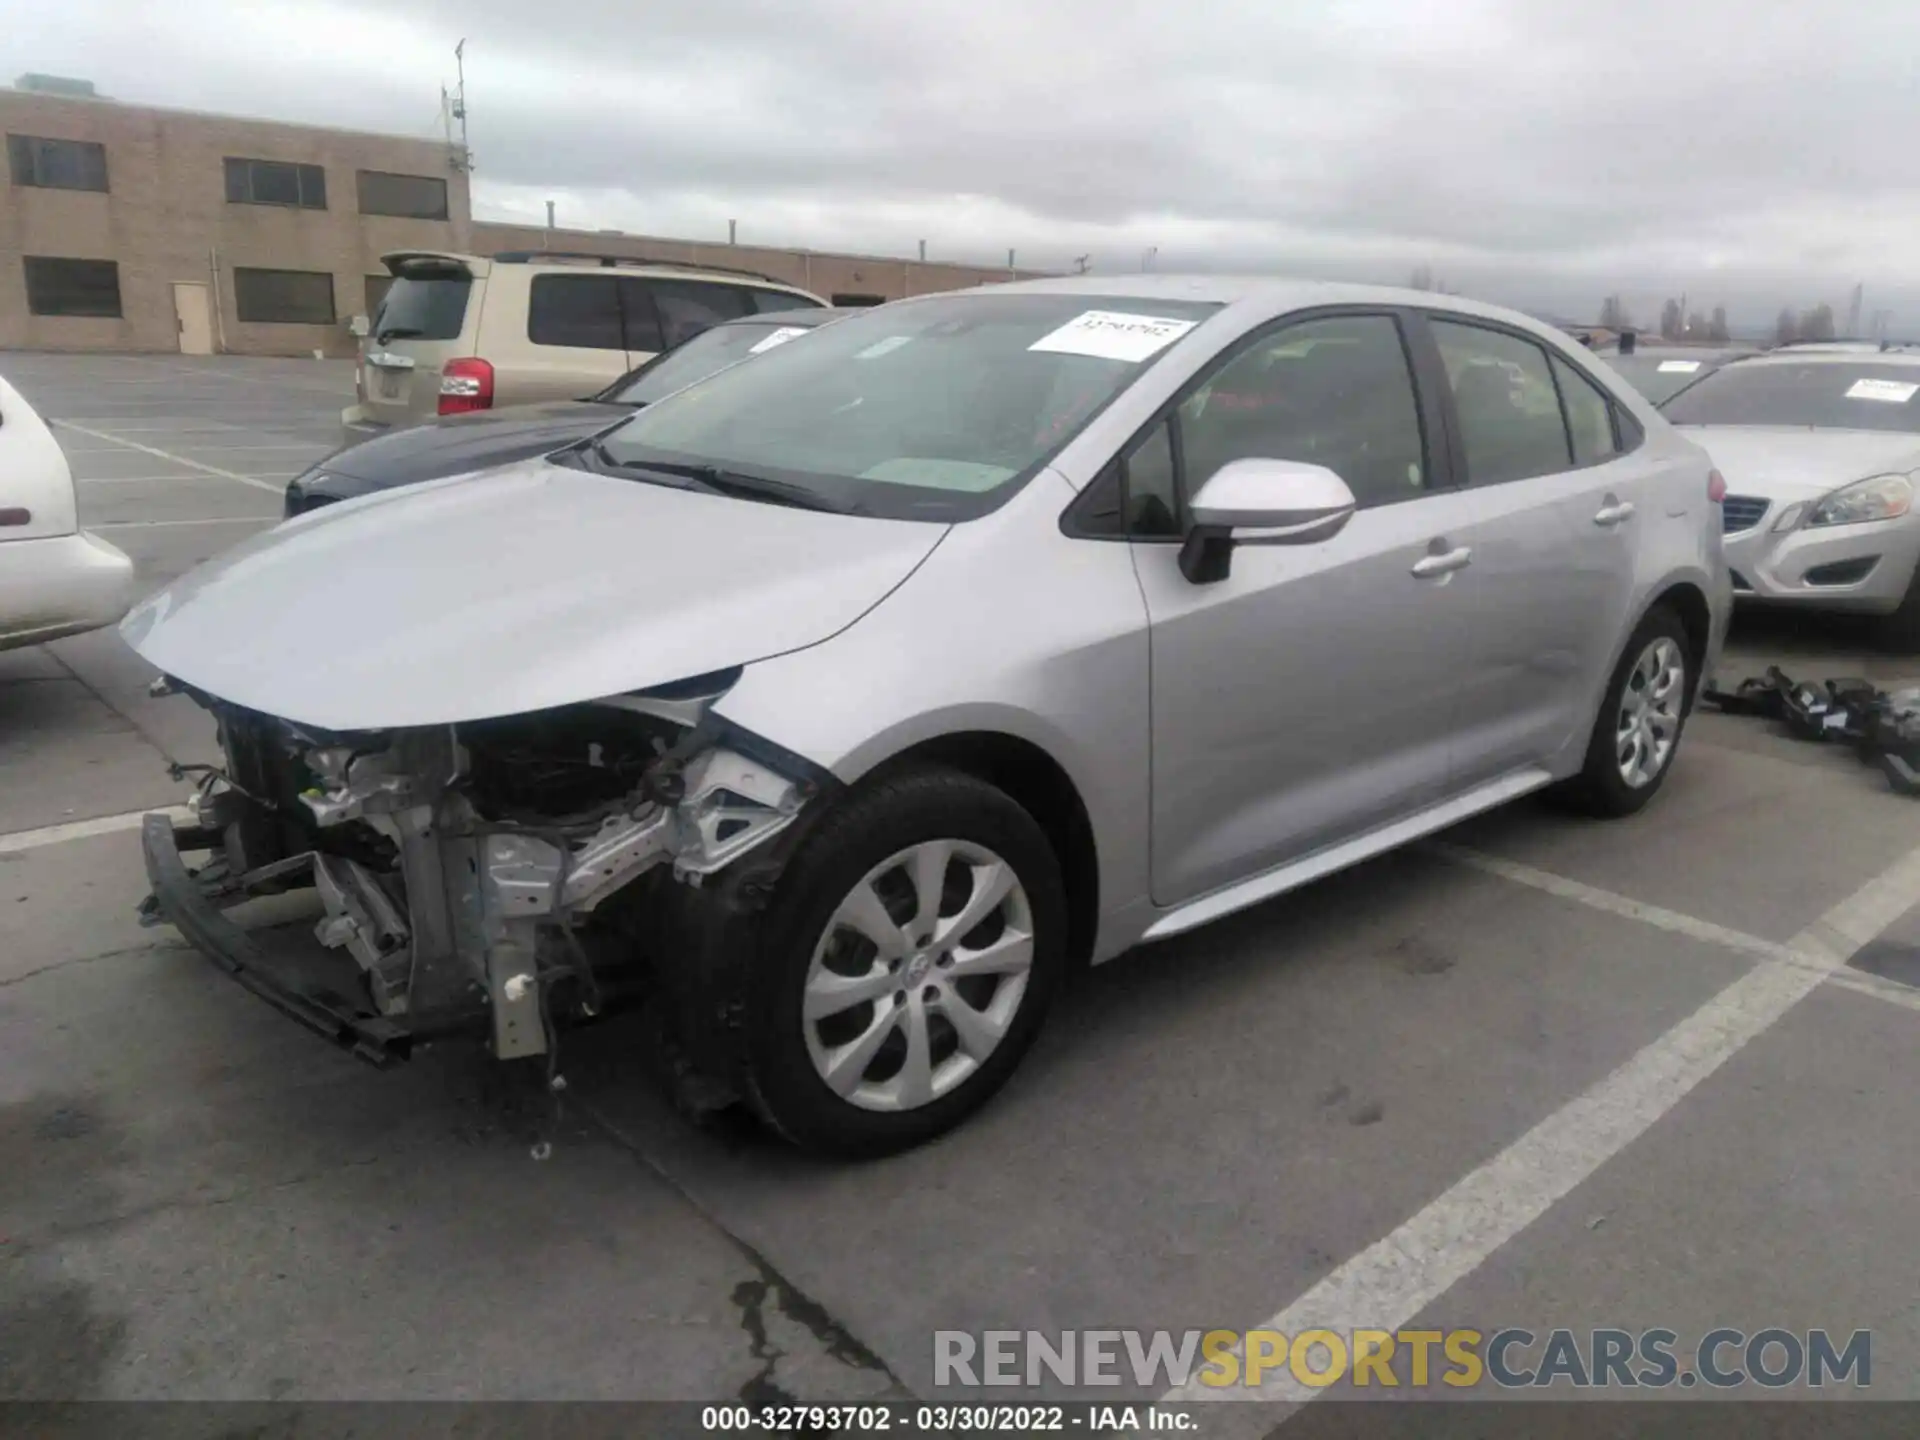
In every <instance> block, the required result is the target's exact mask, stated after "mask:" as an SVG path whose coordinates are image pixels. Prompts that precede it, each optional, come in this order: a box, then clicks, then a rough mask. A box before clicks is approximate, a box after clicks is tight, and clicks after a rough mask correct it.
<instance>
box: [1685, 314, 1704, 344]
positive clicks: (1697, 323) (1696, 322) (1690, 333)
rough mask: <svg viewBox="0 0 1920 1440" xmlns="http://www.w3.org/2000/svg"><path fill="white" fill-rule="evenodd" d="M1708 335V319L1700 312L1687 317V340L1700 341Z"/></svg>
mask: <svg viewBox="0 0 1920 1440" xmlns="http://www.w3.org/2000/svg"><path fill="white" fill-rule="evenodd" d="M1706 333H1707V317H1706V316H1704V315H1702V314H1701V313H1700V312H1699V311H1698V310H1696V311H1694V312H1693V313H1692V314H1691V315H1689V316H1687V338H1688V339H1689V340H1698V339H1701V338H1702V337H1703V336H1705V335H1706Z"/></svg>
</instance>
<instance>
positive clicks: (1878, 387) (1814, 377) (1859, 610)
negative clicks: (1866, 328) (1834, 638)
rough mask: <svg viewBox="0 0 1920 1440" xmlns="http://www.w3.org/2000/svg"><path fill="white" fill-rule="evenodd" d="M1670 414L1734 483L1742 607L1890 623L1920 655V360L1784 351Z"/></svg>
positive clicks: (1736, 581)
mask: <svg viewBox="0 0 1920 1440" xmlns="http://www.w3.org/2000/svg"><path fill="white" fill-rule="evenodd" d="M1660 409H1661V411H1662V413H1664V414H1665V415H1666V417H1667V419H1668V420H1670V421H1671V422H1673V424H1675V425H1677V426H1679V427H1680V429H1681V432H1682V433H1683V434H1684V435H1686V437H1687V438H1688V439H1689V440H1693V441H1696V442H1697V443H1699V444H1701V445H1703V446H1705V447H1706V449H1707V453H1708V454H1710V455H1712V456H1713V463H1714V465H1715V466H1716V467H1717V468H1718V469H1719V471H1720V473H1721V474H1722V475H1724V476H1725V477H1726V485H1727V495H1726V499H1725V500H1724V501H1723V502H1722V503H1721V507H1720V508H1721V514H1722V515H1723V517H1724V519H1725V525H1726V546H1725V549H1726V557H1727V564H1728V565H1729V566H1730V567H1731V568H1732V571H1733V589H1734V595H1735V597H1736V598H1737V599H1738V600H1740V601H1741V602H1743V603H1760V604H1768V605H1779V606H1799V607H1802V608H1805V609H1810V610H1845V611H1852V612H1854V613H1856V614H1867V615H1879V616H1882V617H1884V619H1883V621H1882V623H1883V624H1884V625H1885V627H1886V636H1887V639H1888V640H1889V641H1890V642H1891V643H1892V644H1894V645H1895V646H1897V647H1899V648H1901V649H1905V650H1920V511H1916V510H1915V507H1914V489H1915V486H1916V484H1920V354H1915V353H1913V352H1910V351H1898V350H1889V351H1887V352H1885V353H1879V352H1877V351H1862V350H1848V349H1843V348H1841V347H1840V346H1839V345H1834V346H1832V347H1831V348H1818V349H1816V348H1813V347H1808V348H1806V349H1798V348H1788V349H1781V350H1779V351H1776V352H1774V353H1772V354H1768V355H1760V356H1756V357H1754V358H1752V359H1750V360H1741V361H1739V362H1737V363H1735V364H1732V365H1728V366H1726V367H1724V368H1723V369H1719V370H1716V371H1714V372H1713V373H1712V374H1711V375H1708V376H1706V377H1705V378H1704V379H1701V380H1699V381H1696V382H1695V383H1694V384H1691V385H1689V386H1687V387H1686V389H1684V390H1682V391H1680V393H1679V394H1677V395H1675V396H1674V397H1673V398H1672V399H1671V400H1668V401H1667V402H1666V403H1665V404H1663V405H1662V406H1661V407H1660Z"/></svg>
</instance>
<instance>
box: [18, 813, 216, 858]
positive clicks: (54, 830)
mask: <svg viewBox="0 0 1920 1440" xmlns="http://www.w3.org/2000/svg"><path fill="white" fill-rule="evenodd" d="M155 812H158V813H160V814H162V815H166V816H168V817H170V818H171V819H174V820H185V819H186V818H187V810H186V807H185V806H184V805H156V806H155V807H153V809H152V810H129V811H127V812H126V813H125V814H124V815H100V816H97V817H95V818H94V819H92V820H70V821H68V822H67V823H66V824H64V825H43V826H41V827H40V828H39V829H38V830H15V831H14V832H13V833H11V834H9V835H0V855H18V854H20V853H21V852H23V851H27V850H38V849H40V848H41V847H42V846H45V845H62V844H65V843H66V842H67V841H69V840H86V839H90V838H91V837H93V836H95V835H118V834H120V833H121V832H122V831H125V830H138V829H139V828H140V822H141V821H142V820H144V819H145V818H146V817H147V816H148V815H151V814H154V813H155Z"/></svg>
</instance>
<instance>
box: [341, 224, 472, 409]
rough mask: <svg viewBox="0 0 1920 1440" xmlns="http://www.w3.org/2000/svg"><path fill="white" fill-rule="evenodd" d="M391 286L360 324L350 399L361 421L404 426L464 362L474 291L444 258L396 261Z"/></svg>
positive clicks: (434, 402) (466, 271) (459, 268)
mask: <svg viewBox="0 0 1920 1440" xmlns="http://www.w3.org/2000/svg"><path fill="white" fill-rule="evenodd" d="M387 268H388V270H389V271H390V272H391V274H392V277H393V279H392V283H391V284H389V285H388V286H387V290H386V294H385V295H383V296H382V297H381V299H380V306H379V308H378V309H377V310H376V311H374V313H373V314H372V315H371V316H370V317H368V326H367V338H366V341H365V343H364V344H363V345H362V347H361V363H360V369H359V373H358V375H357V376H356V377H355V391H356V393H357V395H358V398H359V401H360V404H361V407H362V409H363V411H364V413H365V415H366V417H367V419H369V420H372V421H374V422H376V423H379V424H385V425H411V424H414V423H416V422H418V421H420V420H424V419H429V418H431V417H432V416H433V415H434V414H435V413H436V412H437V411H438V409H439V406H440V372H441V369H442V367H443V366H444V365H445V364H446V362H447V361H448V360H450V359H452V358H454V357H455V356H458V355H471V354H472V353H473V347H474V342H475V337H476V335H477V333H478V330H479V325H480V317H479V310H480V305H479V303H478V297H479V294H480V291H481V286H480V285H478V284H476V283H475V282H476V279H479V278H481V276H483V275H484V270H483V271H481V276H476V274H475V268H476V267H474V266H472V265H470V264H469V263H468V262H465V261H462V260H457V259H454V258H451V257H448V258H444V259H443V258H438V257H413V258H406V259H399V258H396V259H395V260H393V261H391V262H390V263H389V264H388V267H387Z"/></svg>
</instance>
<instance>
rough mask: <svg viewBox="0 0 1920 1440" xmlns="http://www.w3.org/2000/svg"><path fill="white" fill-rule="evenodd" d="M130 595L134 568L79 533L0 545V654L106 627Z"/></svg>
mask: <svg viewBox="0 0 1920 1440" xmlns="http://www.w3.org/2000/svg"><path fill="white" fill-rule="evenodd" d="M133 593H134V592H133V562H132V561H131V560H129V559H128V558H127V557H126V556H125V555H123V554H122V553H121V552H120V551H119V550H118V549H116V548H115V547H113V546H112V545H109V544H108V543H107V542H106V541H104V540H102V539H100V538H99V537H98V536H97V535H90V534H88V533H87V532H86V531H84V530H82V531H79V532H78V533H77V534H73V535H53V536H49V537H47V538H45V539H41V540H8V541H5V542H3V543H0V650H9V649H12V648H13V647H15V646H18V645H39V644H41V643H43V642H45V641H48V640H58V639H59V638H60V637H61V636H63V635H78V634H80V633H81V632H83V631H86V630H98V629H100V628H101V627H102V626H106V625H111V624H113V623H114V622H116V621H117V620H119V619H120V617H121V616H123V615H125V614H126V613H127V607H128V606H130V605H132V604H133Z"/></svg>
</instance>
